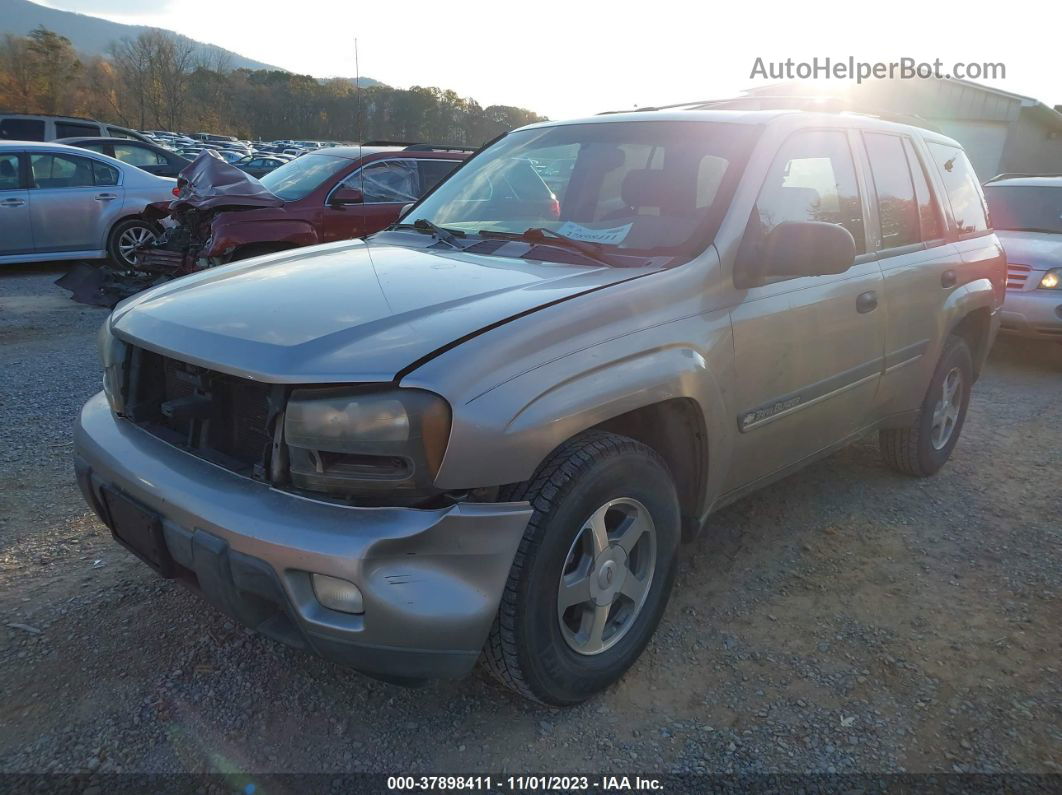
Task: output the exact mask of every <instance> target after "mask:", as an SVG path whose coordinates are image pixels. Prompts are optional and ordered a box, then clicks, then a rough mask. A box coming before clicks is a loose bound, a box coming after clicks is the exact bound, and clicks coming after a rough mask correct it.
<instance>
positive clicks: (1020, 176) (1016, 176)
mask: <svg viewBox="0 0 1062 795" xmlns="http://www.w3.org/2000/svg"><path fill="white" fill-rule="evenodd" d="M1029 177H1062V174H1019V173H1009V172H1007V173H1003V174H996V175H995V176H994V177H991V178H989V179H986V180H985V181H984V184H986V185H987V184H988V183H989V182H995V181H996V180H997V179H1027V178H1029Z"/></svg>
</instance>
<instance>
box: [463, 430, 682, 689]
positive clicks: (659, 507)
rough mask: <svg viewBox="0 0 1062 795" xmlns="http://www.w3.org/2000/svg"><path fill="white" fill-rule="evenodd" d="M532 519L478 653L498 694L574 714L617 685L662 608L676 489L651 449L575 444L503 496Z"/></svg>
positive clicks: (582, 440) (621, 442)
mask: <svg viewBox="0 0 1062 795" xmlns="http://www.w3.org/2000/svg"><path fill="white" fill-rule="evenodd" d="M507 497H508V498H509V499H513V500H529V501H530V502H531V505H532V507H533V508H534V509H535V512H534V514H533V516H532V518H531V521H530V522H529V523H528V526H527V529H526V531H525V532H524V538H523V541H522V542H521V544H520V548H519V551H518V552H517V555H516V559H515V560H514V562H513V568H512V571H511V572H510V575H509V581H508V583H507V585H506V588H505V593H504V595H503V597H502V602H501V605H500V607H499V609H498V614H497V617H496V619H495V622H494V626H493V628H492V630H491V634H490V638H489V639H488V642H487V646H486V648H485V650H484V656H485V659H486V662H487V666H488V667H489V669H490V670H491V672H492V673H493V674H494V676H495V677H497V678H498V679H499V680H500V681H501V682H502V683H503V684H505V685H507V686H508V687H510V688H512V689H513V690H515V691H517V692H518V693H520V694H522V695H524V696H526V697H528V698H532V699H534V700H537V701H543V702H546V703H549V704H558V705H564V704H575V703H578V702H580V701H583V700H584V699H586V698H588V697H589V696H591V695H592V694H593V693H595V692H597V691H599V690H602V689H604V688H605V687H607V686H608V685H610V684H612V683H613V682H615V681H616V680H617V679H619V678H620V677H621V676H622V675H623V673H624V672H625V671H626V670H627V669H628V668H629V667H630V666H631V665H632V664H633V663H634V661H635V660H636V659H637V658H638V656H639V655H640V654H641V652H642V650H643V649H644V648H645V645H646V644H647V643H648V641H649V638H650V637H651V636H652V634H653V632H654V630H655V629H656V626H657V624H658V623H659V622H660V616H661V614H662V613H663V611H664V607H665V606H666V604H667V599H668V596H669V595H670V592H671V585H672V580H673V577H674V568H675V558H676V550H677V547H678V541H679V507H678V498H677V496H676V493H675V486H674V484H673V482H672V480H671V476H670V474H669V472H668V470H667V466H666V465H665V464H664V462H663V461H662V460H661V459H660V457H659V456H658V455H657V454H656V453H655V452H654V451H653V450H652V449H651V448H649V447H647V446H645V445H643V444H641V443H639V442H636V441H634V440H633V439H629V438H627V437H624V436H619V435H616V434H611V433H602V432H592V433H587V434H583V435H582V436H579V437H576V438H575V439H573V440H572V441H570V442H568V443H567V444H565V445H563V446H562V447H561V448H559V449H558V450H557V451H556V452H554V453H553V454H552V455H551V456H550V457H549V459H547V460H546V462H545V463H544V464H543V465H542V467H541V468H540V469H539V472H538V473H537V474H536V476H535V477H534V478H533V479H532V480H531V481H530V482H528V483H527V484H522V485H521V486H520V487H518V488H516V489H515V490H513V492H512V493H511V494H509V495H507Z"/></svg>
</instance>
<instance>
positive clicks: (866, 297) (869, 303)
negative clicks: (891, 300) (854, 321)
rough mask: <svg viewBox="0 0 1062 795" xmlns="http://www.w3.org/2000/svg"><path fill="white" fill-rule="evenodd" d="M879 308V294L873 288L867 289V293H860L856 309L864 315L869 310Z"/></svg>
mask: <svg viewBox="0 0 1062 795" xmlns="http://www.w3.org/2000/svg"><path fill="white" fill-rule="evenodd" d="M877 308H878V294H877V293H876V292H874V291H873V290H867V291H866V292H865V293H860V294H859V297H858V298H856V311H857V312H858V313H859V314H861V315H863V314H866V313H867V312H873V311H874V310H875V309H877Z"/></svg>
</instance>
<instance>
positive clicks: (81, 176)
mask: <svg viewBox="0 0 1062 795" xmlns="http://www.w3.org/2000/svg"><path fill="white" fill-rule="evenodd" d="M30 171H31V172H32V173H33V182H34V184H35V185H36V186H37V187H38V188H40V189H42V190H48V189H49V188H51V189H55V188H84V187H90V186H92V185H94V184H95V182H94V180H93V177H92V161H91V160H89V159H88V158H87V157H70V156H69V155H50V154H48V155H31V156H30Z"/></svg>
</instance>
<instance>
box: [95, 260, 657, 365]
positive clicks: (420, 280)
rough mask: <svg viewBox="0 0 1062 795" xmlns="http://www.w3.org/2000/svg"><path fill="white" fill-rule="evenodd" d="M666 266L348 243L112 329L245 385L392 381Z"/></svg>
mask: <svg viewBox="0 0 1062 795" xmlns="http://www.w3.org/2000/svg"><path fill="white" fill-rule="evenodd" d="M656 270H659V268H609V267H596V266H594V267H584V266H577V265H568V264H555V263H544V262H537V261H528V260H524V259H516V258H508V257H497V256H490V257H486V256H482V255H478V256H477V255H470V254H464V253H461V252H459V251H451V250H448V249H435V248H433V249H431V250H420V249H410V248H404V247H399V246H393V245H378V244H375V243H374V244H369V243H366V242H364V241H360V240H358V241H344V242H342V243H333V244H328V245H324V246H315V247H313V248H308V249H297V250H295V251H288V252H283V253H282V254H274V255H270V256H268V257H259V258H257V259H250V260H245V261H243V262H237V263H234V264H232V265H226V266H223V267H220V268H212V269H209V270H205V271H201V272H199V273H195V274H191V275H189V276H185V277H182V278H180V279H177V280H175V281H172V282H168V283H166V284H163V285H160V286H159V287H156V288H154V289H152V290H148V291H146V292H144V293H141V294H139V295H137V296H135V297H133V298H130V299H129V300H128V301H126V302H124V303H122V304H119V306H118V308H117V309H116V310H115V311H114V314H113V315H112V316H111V320H110V322H111V324H112V329H113V331H114V333H115V334H116V335H117V336H118V337H119V338H122V339H124V340H126V341H127V342H131V343H132V344H135V345H139V346H141V347H145V348H150V349H151V350H154V351H157V352H159V353H162V354H164V355H167V356H171V357H173V358H175V359H180V360H182V361H186V362H190V363H192V364H198V365H201V366H204V367H208V368H210V369H213V370H218V371H221V372H226V373H230V374H233V375H238V376H242V377H245V378H254V379H256V380H262V381H268V382H273V383H302V384H305V383H338V382H356V381H390V380H392V379H394V378H395V376H396V375H397V374H398V373H399V372H401V371H402V370H404V369H407V368H409V366H410V365H412V364H414V363H417V362H419V361H420V360H421V359H424V358H425V357H429V356H430V355H431V354H432V353H433V352H435V351H437V350H438V349H440V348H443V347H449V346H451V345H452V344H453V343H454V342H457V341H460V340H462V339H464V338H467V337H470V336H474V335H476V334H477V333H479V332H480V331H483V330H485V328H486V327H491V326H495V325H498V324H500V323H502V322H505V321H506V320H509V319H512V318H513V317H514V316H517V315H524V314H527V313H528V312H530V311H533V310H535V309H537V308H539V307H542V306H545V305H547V304H552V303H556V302H557V301H562V300H565V299H568V298H572V297H574V296H577V295H581V294H583V293H586V292H588V291H592V290H596V289H599V288H601V287H605V286H607V285H610V284H616V283H618V282H622V281H627V280H629V279H632V278H637V277H638V276H643V275H646V274H648V273H652V272H654V271H656Z"/></svg>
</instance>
